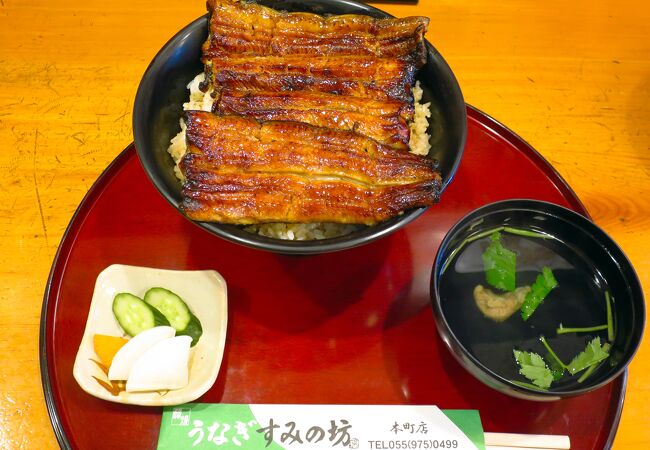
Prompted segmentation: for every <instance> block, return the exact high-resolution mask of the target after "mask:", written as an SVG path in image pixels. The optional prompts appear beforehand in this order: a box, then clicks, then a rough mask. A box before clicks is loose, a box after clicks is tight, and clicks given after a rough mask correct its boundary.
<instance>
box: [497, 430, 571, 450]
mask: <svg viewBox="0 0 650 450" xmlns="http://www.w3.org/2000/svg"><path fill="white" fill-rule="evenodd" d="M570 448H571V441H570V440H569V436H560V435H551V434H515V433H485V450H516V449H522V450H524V449H525V450H551V449H552V450H568V449H570Z"/></svg>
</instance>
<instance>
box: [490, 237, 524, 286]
mask: <svg viewBox="0 0 650 450" xmlns="http://www.w3.org/2000/svg"><path fill="white" fill-rule="evenodd" d="M490 240H491V241H492V242H491V243H490V245H489V246H488V248H487V249H486V250H485V252H483V267H484V268H485V279H486V281H487V282H488V284H489V285H490V286H493V287H495V288H497V289H502V290H504V291H514V290H515V287H516V284H515V274H516V270H517V254H516V253H515V252H513V251H511V250H508V249H507V248H505V247H504V246H503V245H502V244H501V233H499V232H495V233H492V234H491V235H490Z"/></svg>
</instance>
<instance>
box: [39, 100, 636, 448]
mask: <svg viewBox="0 0 650 450" xmlns="http://www.w3.org/2000/svg"><path fill="white" fill-rule="evenodd" d="M468 114H469V117H468V121H469V124H468V125H469V134H468V143H467V147H466V150H465V155H464V157H463V162H462V163H461V165H460V169H459V170H458V172H457V174H456V177H455V179H454V181H453V182H452V183H451V185H450V186H449V188H448V189H447V190H446V192H445V193H444V194H443V196H442V200H441V202H440V204H439V205H437V206H435V207H432V208H430V209H429V210H428V211H427V212H426V213H425V214H423V215H422V216H421V217H420V218H418V219H417V220H415V221H414V222H412V223H411V224H409V225H408V226H406V227H405V228H404V229H402V230H401V231H399V232H397V233H395V234H393V235H391V236H389V237H387V238H384V239H382V240H380V241H377V242H374V243H371V244H369V245H366V246H363V247H359V248H356V249H352V250H347V251H344V252H338V253H331V254H325V255H317V256H283V255H276V254H271V253H266V252H260V251H256V250H252V249H248V248H245V247H241V246H238V245H235V244H231V243H229V242H226V241H224V240H222V239H219V238H217V237H215V236H212V235H210V234H208V233H207V232H205V231H204V230H202V229H200V228H199V227H197V226H195V225H194V224H192V223H191V222H190V221H188V220H186V219H185V218H184V217H182V216H181V215H180V214H179V213H178V212H176V211H175V210H174V209H173V207H172V206H170V205H169V204H168V203H167V202H166V201H165V200H164V199H163V198H162V196H161V195H159V194H158V192H157V191H156V190H155V189H154V187H153V185H152V184H151V182H150V181H149V179H148V178H147V177H146V175H145V174H144V172H143V169H142V167H141V166H140V163H139V162H138V159H137V157H136V153H135V151H134V147H133V146H130V147H129V148H127V149H126V150H125V151H124V152H123V153H122V154H121V155H120V156H119V157H118V158H117V159H116V160H115V161H114V162H113V164H111V165H110V167H109V168H108V169H107V170H106V172H105V173H104V174H103V175H102V176H101V177H100V178H99V180H98V181H97V182H96V183H95V185H94V186H93V187H92V189H91V190H90V192H89V193H88V195H87V196H86V198H85V199H84V201H83V202H82V203H81V205H80V207H79V209H78V211H77V212H76V214H75V216H74V218H73V219H72V221H71V223H70V225H69V228H68V230H67V232H66V234H65V236H64V238H63V241H62V242H61V245H60V247H59V251H58V254H57V256H56V258H55V260H54V265H53V267H52V272H51V274H50V279H49V282H48V287H47V291H46V293H45V299H44V303H43V313H42V321H41V372H42V378H43V386H44V391H45V399H46V402H47V407H48V410H49V413H50V418H51V420H52V424H53V427H54V430H55V433H56V436H57V438H58V440H59V443H60V444H61V446H62V447H64V448H74V449H92V450H99V449H121V450H126V449H153V448H155V446H156V443H157V438H158V431H159V426H160V418H161V410H160V408H144V407H133V406H124V405H119V404H114V403H109V402H106V401H103V400H99V399H96V398H94V397H92V396H90V395H88V394H86V393H85V392H83V391H82V390H81V388H79V386H78V385H77V383H76V381H75V380H74V379H73V377H72V367H73V363H74V358H75V354H76V352H77V348H78V346H79V343H80V341H81V337H82V334H83V331H84V326H85V321H86V316H87V314H88V308H89V304H90V299H91V296H92V292H93V287H94V283H95V279H96V277H97V275H98V274H99V272H100V271H101V270H102V269H104V268H105V267H106V266H108V265H110V264H114V263H121V264H132V265H140V266H150V267H160V268H167V269H215V270H217V271H219V272H220V273H221V274H222V275H223V277H224V278H225V279H226V281H227V283H228V291H229V299H228V305H229V318H228V335H227V341H226V351H225V354H224V359H223V364H222V366H221V371H220V373H219V377H218V379H217V382H216V383H215V384H214V386H213V387H212V389H210V390H209V391H208V393H206V394H205V395H204V396H203V397H201V398H200V399H199V401H201V402H211V403H218V402H223V403H315V404H319V403H332V404H340V403H344V404H345V403H350V404H436V405H438V406H440V407H441V408H449V409H467V408H470V409H478V410H480V413H481V417H482V419H483V425H484V428H485V430H486V431H495V432H506V431H507V432H519V433H548V434H567V435H569V436H570V437H571V440H572V448H574V449H602V448H606V447H608V446H610V445H611V442H612V440H613V438H614V435H615V433H616V428H617V426H618V420H619V417H620V412H621V409H622V405H623V397H624V392H625V379H626V378H625V375H622V376H621V377H619V378H618V379H616V380H615V381H614V382H612V383H610V384H609V385H607V386H605V387H603V388H601V389H599V390H597V391H595V392H592V393H590V394H587V395H584V396H581V397H577V398H572V399H568V400H562V401H558V402H551V403H536V402H529V401H524V400H517V399H513V398H510V397H507V396H504V395H502V394H499V393H498V392H496V391H493V390H491V389H490V388H488V387H486V386H484V385H483V384H481V383H480V382H478V381H476V380H475V379H474V378H473V377H472V376H471V375H469V374H468V373H467V372H466V371H465V370H464V369H463V368H462V367H461V366H460V365H459V364H458V363H457V362H456V361H455V360H454V359H453V357H452V356H451V354H450V353H449V351H448V350H447V348H446V347H445V346H444V344H443V342H442V341H441V340H440V339H439V337H438V334H437V332H436V328H435V324H434V319H433V314H432V309H431V306H430V300H429V277H430V274H431V268H432V264H433V259H434V256H435V253H436V250H437V248H438V245H439V243H440V241H441V240H442V238H443V236H444V235H445V233H446V232H447V230H448V229H449V228H450V227H451V225H453V224H454V223H455V222H456V221H457V220H459V219H460V218H461V217H462V216H463V215H464V214H466V213H467V212H469V211H470V210H472V209H474V208H476V207H479V206H481V205H484V204H486V203H489V202H493V201H497V200H502V199H508V198H534V199H541V200H547V201H551V202H555V203H558V204H560V205H564V206H567V207H569V208H572V209H574V210H576V211H579V212H581V213H583V214H587V213H586V211H585V209H584V207H583V206H582V204H581V203H580V201H579V200H578V199H577V197H576V195H575V194H574V193H573V192H572V191H571V189H570V188H569V187H568V186H567V185H566V184H565V183H564V181H563V180H562V179H561V178H560V176H559V175H558V174H557V173H556V172H555V171H554V170H553V168H552V167H551V166H550V165H549V164H548V163H547V162H546V161H544V159H543V158H542V157H541V156H540V155H539V154H537V153H536V152H535V151H534V150H533V149H532V148H531V147H530V146H529V145H527V144H526V143H525V142H524V141H522V140H521V139H520V138H519V137H517V136H516V135H515V134H514V133H512V132H511V131H509V130H508V129H506V128H505V127H503V126H502V125H500V124H499V123H497V122H495V121H494V120H492V119H491V118H489V117H487V116H486V115H484V114H482V113H481V112H479V111H477V110H475V109H473V108H469V109H468Z"/></svg>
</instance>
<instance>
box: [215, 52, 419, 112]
mask: <svg viewBox="0 0 650 450" xmlns="http://www.w3.org/2000/svg"><path fill="white" fill-rule="evenodd" d="M417 68H418V67H417V66H416V65H415V64H413V62H412V60H411V59H409V58H401V59H395V58H377V57H374V56H349V55H346V56H324V57H310V56H305V55H286V56H277V55H273V56H247V55H243V56H240V55H231V56H227V57H220V58H214V59H212V60H210V61H209V64H207V65H206V71H207V73H208V77H209V79H210V81H211V83H212V85H213V86H214V87H215V88H216V90H217V91H219V90H220V89H223V88H229V89H239V90H261V91H272V92H287V91H312V92H322V93H329V94H337V95H346V96H356V97H366V98H372V99H378V100H387V99H397V100H401V101H403V102H410V101H412V93H411V86H413V83H414V81H415V73H416V71H417Z"/></svg>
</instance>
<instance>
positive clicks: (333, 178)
mask: <svg viewBox="0 0 650 450" xmlns="http://www.w3.org/2000/svg"><path fill="white" fill-rule="evenodd" d="M186 122H187V131H186V133H187V142H188V151H187V153H186V154H185V155H184V156H183V158H182V160H181V163H180V167H181V171H182V172H183V174H184V175H185V177H186V180H187V181H186V182H185V184H184V185H183V201H182V203H181V207H182V209H183V211H184V212H185V214H186V215H187V216H188V217H190V218H191V219H193V220H199V221H217V222H222V223H232V224H251V223H263V222H299V223H306V222H338V223H361V224H366V225H372V224H375V223H377V222H380V221H382V220H386V219H388V218H390V217H393V216H395V215H397V214H399V213H400V212H401V211H404V210H406V209H410V208H414V207H420V206H429V205H432V204H433V203H435V202H436V201H437V199H438V195H439V191H440V175H439V174H438V173H437V172H436V170H435V168H434V167H433V163H432V162H431V161H430V160H428V159H426V158H423V157H420V156H417V155H412V154H410V153H408V152H403V151H396V150H394V149H392V148H389V147H386V146H383V145H381V144H379V143H377V142H376V141H374V140H372V139H369V138H367V137H365V136H362V135H360V134H357V133H354V132H349V131H340V130H331V129H322V128H317V127H313V126H311V125H308V124H304V123H299V122H265V123H259V122H257V121H256V120H253V119H249V118H244V117H239V116H217V115H214V114H211V113H208V112H203V111H189V112H187V113H186Z"/></svg>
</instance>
